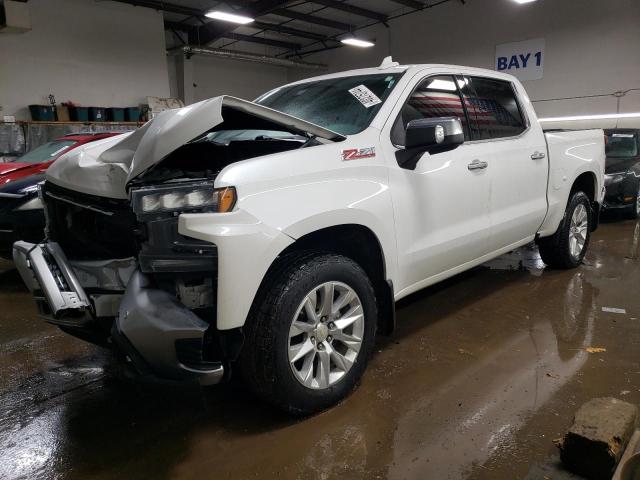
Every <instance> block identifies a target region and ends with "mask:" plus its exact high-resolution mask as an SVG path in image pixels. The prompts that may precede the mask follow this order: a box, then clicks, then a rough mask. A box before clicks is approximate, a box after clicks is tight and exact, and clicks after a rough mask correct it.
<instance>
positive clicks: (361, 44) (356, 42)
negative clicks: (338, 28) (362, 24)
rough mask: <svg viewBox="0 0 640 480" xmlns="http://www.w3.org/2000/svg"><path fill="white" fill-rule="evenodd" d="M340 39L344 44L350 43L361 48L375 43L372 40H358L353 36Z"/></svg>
mask: <svg viewBox="0 0 640 480" xmlns="http://www.w3.org/2000/svg"><path fill="white" fill-rule="evenodd" d="M340 41H341V42H342V43H344V44H345V45H352V46H354V47H362V48H366V47H373V46H374V45H375V43H373V42H369V41H367V40H360V39H359V38H353V37H349V38H344V39H342V40H340Z"/></svg>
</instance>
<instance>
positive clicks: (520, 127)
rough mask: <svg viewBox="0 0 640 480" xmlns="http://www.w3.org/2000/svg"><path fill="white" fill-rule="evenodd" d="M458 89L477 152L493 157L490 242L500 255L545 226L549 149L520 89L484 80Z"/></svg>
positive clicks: (466, 79)
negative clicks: (525, 104) (542, 225)
mask: <svg viewBox="0 0 640 480" xmlns="http://www.w3.org/2000/svg"><path fill="white" fill-rule="evenodd" d="M458 83H459V84H460V85H461V90H462V94H463V97H464V102H465V106H466V109H467V113H468V116H469V127H470V130H471V137H472V139H473V143H474V146H475V148H476V151H477V152H478V154H479V155H484V156H488V157H489V169H490V181H491V193H490V198H489V217H490V220H491V234H490V240H489V242H490V244H491V247H492V249H493V251H495V250H499V249H501V248H504V247H507V246H510V245H514V244H517V243H521V242H522V241H524V240H526V239H530V238H531V237H532V236H533V235H535V233H536V232H537V230H538V228H539V227H540V225H541V224H542V221H543V220H544V217H545V215H546V212H547V197H546V193H547V176H548V163H547V162H548V159H547V158H546V155H547V146H546V142H545V140H544V135H543V133H542V130H541V128H540V126H539V124H538V123H537V122H535V121H534V122H531V121H530V120H529V118H528V116H527V112H526V109H525V108H524V106H523V105H522V104H521V102H520V101H519V100H518V99H519V96H518V94H517V93H516V92H517V90H516V88H517V87H516V85H515V84H513V83H511V82H509V81H506V80H500V79H494V78H487V77H480V76H478V77H476V76H463V77H459V82H458Z"/></svg>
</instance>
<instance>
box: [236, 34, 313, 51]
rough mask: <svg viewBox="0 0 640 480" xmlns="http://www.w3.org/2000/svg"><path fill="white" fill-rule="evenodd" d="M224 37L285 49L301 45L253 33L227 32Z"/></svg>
mask: <svg viewBox="0 0 640 480" xmlns="http://www.w3.org/2000/svg"><path fill="white" fill-rule="evenodd" d="M224 38H228V39H231V40H239V41H242V42H251V43H260V44H262V45H269V46H271V47H278V48H284V49H285V50H299V49H300V48H301V47H302V45H300V44H299V43H293V42H285V41H282V40H273V39H271V38H264V37H258V36H253V35H245V34H243V33H236V32H228V33H225V34H224Z"/></svg>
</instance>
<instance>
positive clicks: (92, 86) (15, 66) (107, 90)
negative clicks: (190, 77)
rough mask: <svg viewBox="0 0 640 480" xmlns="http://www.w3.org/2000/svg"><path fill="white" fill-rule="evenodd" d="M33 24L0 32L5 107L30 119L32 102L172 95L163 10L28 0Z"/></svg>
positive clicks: (112, 102) (78, 0) (98, 102)
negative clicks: (21, 30)
mask: <svg viewBox="0 0 640 480" xmlns="http://www.w3.org/2000/svg"><path fill="white" fill-rule="evenodd" d="M29 10H30V13H31V24H32V30H31V31H30V32H27V33H23V34H0V106H2V107H3V110H2V114H4V115H14V114H15V115H16V116H17V117H18V119H29V113H28V110H27V105H29V104H48V99H47V96H48V95H49V94H50V93H52V94H53V95H55V97H56V101H57V102H58V103H61V102H64V101H67V100H72V101H73V102H75V103H78V104H80V105H85V106H101V107H110V106H114V107H120V106H132V105H137V104H139V103H141V102H143V101H144V100H145V97H146V96H148V95H153V96H159V97H168V96H169V79H168V75H167V64H166V55H165V43H164V30H163V23H162V15H161V14H160V13H158V12H156V11H154V10H150V9H147V8H138V7H132V6H129V5H124V4H119V3H114V2H109V1H101V2H95V1H91V0H30V1H29Z"/></svg>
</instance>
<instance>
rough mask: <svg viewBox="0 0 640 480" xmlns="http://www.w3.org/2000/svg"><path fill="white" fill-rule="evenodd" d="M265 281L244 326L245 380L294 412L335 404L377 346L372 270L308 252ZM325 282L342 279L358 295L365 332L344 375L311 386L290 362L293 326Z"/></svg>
mask: <svg viewBox="0 0 640 480" xmlns="http://www.w3.org/2000/svg"><path fill="white" fill-rule="evenodd" d="M266 281H267V284H266V285H267V286H266V288H264V289H263V291H261V292H260V293H259V294H258V296H257V297H256V300H255V302H254V305H253V307H252V310H251V313H250V315H249V318H248V321H247V324H246V325H245V328H244V331H245V343H244V346H243V348H242V353H241V355H240V358H239V365H238V366H239V368H240V373H241V375H242V378H243V380H244V382H245V383H246V384H247V386H248V387H249V388H250V389H251V390H252V391H253V392H255V393H256V394H257V395H258V396H260V397H262V398H263V399H264V400H266V401H267V402H269V403H271V404H273V405H275V406H276V407H278V408H281V409H283V410H285V411H287V412H289V413H292V414H294V415H309V414H312V413H315V412H319V411H322V410H324V409H327V408H329V407H331V406H333V405H335V404H336V403H338V402H339V401H340V400H342V399H344V398H345V397H346V396H347V395H348V394H349V393H350V392H351V391H352V390H353V389H354V388H355V386H356V385H357V384H358V382H359V380H360V378H361V377H362V374H363V373H364V371H365V368H366V365H367V361H368V358H369V356H370V354H371V352H372V350H373V346H374V341H375V334H376V324H377V316H378V312H377V306H376V297H375V293H374V290H373V287H372V285H371V282H370V281H369V278H368V277H367V274H366V273H365V272H364V270H363V269H362V268H361V267H360V266H359V265H358V264H357V263H355V262H354V261H353V260H351V259H349V258H347V257H344V256H341V255H335V254H326V253H321V252H305V253H302V254H296V255H293V256H289V257H288V258H284V259H282V260H281V261H280V262H279V265H278V267H277V268H276V269H275V271H274V272H272V273H271V274H270V275H269V277H268V278H267V279H266ZM325 282H341V283H343V284H345V285H347V286H349V287H350V288H351V289H352V290H353V291H354V292H355V293H356V294H357V296H358V299H359V301H360V303H361V305H362V311H363V313H364V333H363V338H362V343H361V347H360V351H359V353H358V355H357V357H356V359H355V362H354V363H353V365H352V366H351V368H350V369H349V370H348V371H347V372H346V373H345V374H344V376H343V377H342V378H341V379H340V380H339V381H337V382H336V383H334V384H333V385H330V386H329V387H327V388H322V389H312V388H308V387H306V386H305V385H303V384H302V383H301V382H300V381H299V380H298V379H297V378H296V376H295V375H294V373H293V370H292V367H291V366H290V363H289V351H288V348H289V329H290V327H291V323H292V321H293V318H294V316H295V315H296V311H297V309H298V307H299V306H300V304H301V302H302V300H303V299H304V298H305V297H306V296H307V294H308V293H309V292H311V291H312V290H313V289H314V288H316V287H317V286H319V285H322V284H323V283H325Z"/></svg>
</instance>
